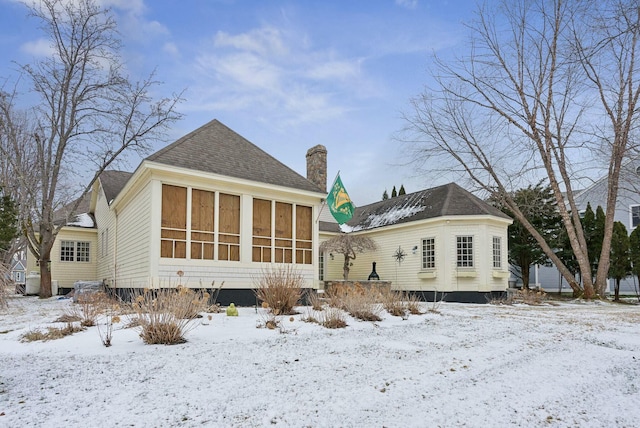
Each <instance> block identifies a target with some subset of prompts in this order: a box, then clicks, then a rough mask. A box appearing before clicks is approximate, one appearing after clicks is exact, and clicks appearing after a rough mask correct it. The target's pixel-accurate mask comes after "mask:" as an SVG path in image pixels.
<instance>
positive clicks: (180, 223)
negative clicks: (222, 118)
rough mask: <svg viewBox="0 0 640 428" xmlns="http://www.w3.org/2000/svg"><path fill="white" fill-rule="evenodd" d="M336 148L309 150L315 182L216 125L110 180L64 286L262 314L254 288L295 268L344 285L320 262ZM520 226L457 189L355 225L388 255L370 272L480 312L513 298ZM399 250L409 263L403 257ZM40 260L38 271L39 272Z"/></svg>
mask: <svg viewBox="0 0 640 428" xmlns="http://www.w3.org/2000/svg"><path fill="white" fill-rule="evenodd" d="M326 159H327V150H326V148H324V147H323V146H321V145H318V146H315V147H312V148H311V149H309V150H308V151H307V177H303V176H301V175H299V174H298V173H296V172H295V171H293V170H291V169H290V168H288V167H287V166H285V165H284V164H282V163H281V162H279V161H278V160H276V159H274V158H273V157H272V156H270V155H269V154H267V153H265V152H264V151H262V150H261V149H260V148H258V147H257V146H255V145H254V144H252V143H251V142H249V141H248V140H246V139H245V138H243V137H242V136H240V135H238V134H237V133H236V132H234V131H232V130H231V129H229V128H228V127H226V126H225V125H223V124H222V123H220V122H219V121H217V120H213V121H211V122H209V123H207V124H205V125H204V126H202V127H200V128H198V129H196V130H195V131H193V132H191V133H189V134H187V135H185V136H184V137H182V138H180V139H178V140H177V141H175V142H174V143H172V144H170V145H168V146H166V147H165V148H163V149H161V150H159V151H158V152H156V153H154V154H152V155H150V156H149V157H147V158H146V159H144V160H143V161H142V162H141V163H140V165H139V166H138V167H137V169H136V170H135V171H134V172H125V171H104V172H103V173H102V174H101V175H100V176H99V178H98V180H97V181H96V183H95V184H94V186H93V189H92V191H91V193H90V195H89V196H88V197H87V198H86V201H83V203H86V205H85V206H83V208H82V209H79V210H78V212H80V213H82V214H79V215H78V216H76V217H75V218H74V220H73V221H71V222H69V223H68V224H67V225H65V227H63V228H62V229H61V231H60V233H59V235H58V237H57V239H56V243H55V246H54V248H53V250H52V255H56V256H55V257H53V256H52V261H51V272H52V281H53V283H54V284H57V286H58V288H59V289H60V291H61V292H63V293H64V292H66V291H68V290H70V289H71V288H72V287H73V284H74V283H75V282H76V281H78V280H98V281H104V283H105V284H106V285H108V286H109V287H111V288H112V289H114V290H116V292H118V293H121V294H126V293H127V292H128V291H129V290H131V289H134V288H168V287H175V286H177V285H179V284H180V285H184V286H187V287H193V288H206V289H216V288H218V287H220V286H222V284H223V283H224V286H223V287H222V289H221V290H220V292H219V295H218V301H219V302H220V303H222V304H228V303H230V302H235V303H236V304H237V305H252V304H255V296H254V293H253V289H254V288H255V283H256V279H258V278H259V277H260V276H261V275H262V274H263V273H264V271H265V269H269V268H270V267H272V266H274V265H282V264H284V265H293V266H295V269H296V270H297V271H298V272H299V273H300V274H301V275H302V276H303V278H304V281H305V288H308V289H316V290H317V289H321V288H322V287H323V280H328V279H340V278H341V277H342V269H341V266H342V263H341V261H340V260H339V258H338V257H333V258H334V259H335V260H331V258H332V257H331V256H332V255H330V254H319V250H318V248H319V244H320V241H321V240H324V239H328V238H329V237H331V236H332V235H334V234H336V233H340V229H339V227H338V225H337V223H336V222H335V220H333V218H332V217H331V214H330V213H329V211H328V209H326V208H325V209H323V202H324V198H325V197H326V182H327V160H326ZM510 223H511V220H510V219H509V218H508V217H507V216H505V215H504V214H502V213H501V212H500V211H498V210H496V209H494V208H493V207H491V206H490V205H488V204H486V203H485V202H483V201H482V200H480V199H478V198H477V197H475V196H473V195H472V194H471V193H469V192H467V191H465V190H463V189H462V188H460V187H459V186H457V185H455V184H449V185H446V186H440V187H436V188H433V189H428V190H424V191H421V192H416V193H412V194H408V195H403V196H399V197H397V198H392V199H389V200H387V201H383V202H378V203H375V204H370V205H367V206H364V207H360V208H358V209H357V210H356V215H355V217H354V218H353V219H352V221H351V222H350V223H349V224H348V227H349V228H350V229H351V230H352V231H353V233H356V234H367V235H368V236H371V237H372V238H373V239H374V240H376V242H377V243H378V244H379V245H380V249H379V250H378V251H377V252H376V253H372V254H363V255H361V256H359V257H358V259H357V260H356V261H355V263H354V266H353V269H352V278H358V277H360V278H363V279H364V278H367V276H368V275H369V272H370V267H371V262H373V261H377V262H378V273H379V274H380V276H381V277H383V279H385V280H390V281H392V283H393V284H394V287H395V288H397V289H401V290H406V291H415V292H421V293H423V294H422V296H425V297H427V296H428V293H429V292H431V293H433V292H434V291H438V292H444V293H447V296H448V297H447V300H459V301H481V302H485V301H486V297H487V296H491V295H493V294H496V293H502V292H504V290H506V288H507V280H508V278H507V277H508V270H507V266H506V263H507V227H508V225H509V224H510ZM397 251H404V252H405V253H406V256H405V258H404V259H403V260H402V261H401V262H398V261H397V259H394V257H393V256H394V254H395V253H396V252H397ZM33 259H34V258H33V257H30V258H29V259H28V266H27V270H28V271H32V270H37V268H36V266H35V263H34V260H33Z"/></svg>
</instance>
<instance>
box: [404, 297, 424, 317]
mask: <svg viewBox="0 0 640 428" xmlns="http://www.w3.org/2000/svg"><path fill="white" fill-rule="evenodd" d="M405 304H406V307H407V310H408V311H409V313H410V314H411V315H422V314H423V312H422V302H421V301H420V299H419V298H418V296H416V295H415V294H410V293H407V294H405Z"/></svg>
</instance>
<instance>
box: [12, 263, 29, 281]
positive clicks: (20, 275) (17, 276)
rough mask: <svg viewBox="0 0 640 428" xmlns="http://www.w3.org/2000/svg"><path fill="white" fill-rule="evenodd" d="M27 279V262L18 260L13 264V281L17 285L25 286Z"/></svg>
mask: <svg viewBox="0 0 640 428" xmlns="http://www.w3.org/2000/svg"><path fill="white" fill-rule="evenodd" d="M26 277H27V271H26V260H24V259H18V260H12V262H11V279H13V282H15V283H16V285H23V286H24V282H25V280H26Z"/></svg>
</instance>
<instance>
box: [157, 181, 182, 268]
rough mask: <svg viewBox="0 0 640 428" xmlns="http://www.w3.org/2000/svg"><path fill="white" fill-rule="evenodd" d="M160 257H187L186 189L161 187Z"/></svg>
mask: <svg viewBox="0 0 640 428" xmlns="http://www.w3.org/2000/svg"><path fill="white" fill-rule="evenodd" d="M161 237H162V239H161V241H160V256H161V257H177V258H186V257H187V240H186V238H187V188H186V187H178V186H170V185H168V184H163V185H162V229H161Z"/></svg>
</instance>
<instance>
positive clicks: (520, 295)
mask: <svg viewBox="0 0 640 428" xmlns="http://www.w3.org/2000/svg"><path fill="white" fill-rule="evenodd" d="M515 300H516V301H517V302H522V303H524V304H525V305H534V306H535V305H541V304H543V303H544V302H545V301H546V300H547V293H545V292H544V290H529V289H526V288H523V289H522V290H518V291H517V292H516V295H515Z"/></svg>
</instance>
